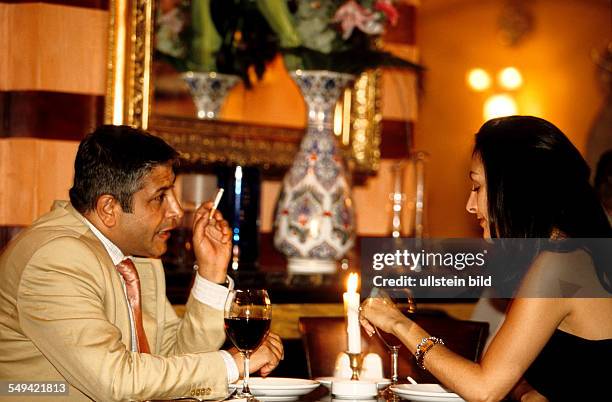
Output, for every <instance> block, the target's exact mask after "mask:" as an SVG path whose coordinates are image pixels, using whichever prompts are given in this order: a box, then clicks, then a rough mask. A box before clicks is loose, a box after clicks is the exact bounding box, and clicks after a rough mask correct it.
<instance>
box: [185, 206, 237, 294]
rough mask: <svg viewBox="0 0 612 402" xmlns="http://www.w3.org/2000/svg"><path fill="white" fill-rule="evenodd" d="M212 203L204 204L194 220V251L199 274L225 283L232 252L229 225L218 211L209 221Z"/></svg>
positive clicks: (213, 280) (212, 280) (216, 281)
mask: <svg viewBox="0 0 612 402" xmlns="http://www.w3.org/2000/svg"><path fill="white" fill-rule="evenodd" d="M212 205H213V204H212V202H210V201H209V202H206V203H204V204H203V205H202V206H201V207H200V208H198V210H197V211H196V213H195V218H194V220H193V251H194V252H195V257H196V261H197V262H198V267H199V268H198V273H199V274H200V276H202V277H203V278H205V279H208V280H209V281H211V282H215V283H223V282H224V281H225V278H226V275H227V265H228V264H229V260H230V254H231V250H232V241H231V237H230V235H231V231H230V227H229V224H228V223H227V221H226V220H224V219H223V215H221V212H219V211H218V210H216V211H215V212H214V215H213V219H209V217H210V210H211V209H212Z"/></svg>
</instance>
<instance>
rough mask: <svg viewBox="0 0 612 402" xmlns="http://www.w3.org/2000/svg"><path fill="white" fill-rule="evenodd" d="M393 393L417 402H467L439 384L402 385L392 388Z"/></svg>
mask: <svg viewBox="0 0 612 402" xmlns="http://www.w3.org/2000/svg"><path fill="white" fill-rule="evenodd" d="M391 391H393V392H394V393H396V394H397V395H399V396H401V397H402V398H403V399H409V400H411V401H417V402H465V401H464V400H463V399H462V398H461V397H460V396H459V395H457V394H455V393H453V392H448V391H447V390H446V389H445V388H443V387H442V386H441V385H439V384H400V385H394V386H392V387H391Z"/></svg>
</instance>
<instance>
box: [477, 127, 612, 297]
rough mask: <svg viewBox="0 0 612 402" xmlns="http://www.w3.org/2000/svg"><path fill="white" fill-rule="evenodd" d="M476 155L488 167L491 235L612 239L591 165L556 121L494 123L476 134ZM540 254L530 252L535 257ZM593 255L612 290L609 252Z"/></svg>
mask: <svg viewBox="0 0 612 402" xmlns="http://www.w3.org/2000/svg"><path fill="white" fill-rule="evenodd" d="M473 155H474V157H479V158H480V160H481V161H482V164H483V167H484V172H485V178H486V183H487V199H488V215H489V225H490V226H489V229H490V232H491V237H499V238H515V239H517V238H518V239H525V238H539V239H549V238H550V237H551V236H553V235H554V233H555V232H559V233H560V234H561V236H562V237H569V238H606V237H612V229H611V228H610V223H609V222H608V219H607V217H606V214H605V212H604V210H603V207H602V205H601V204H600V202H599V199H598V197H597V195H596V193H595V190H594V189H593V188H592V187H591V185H590V184H589V173H590V171H589V167H588V165H587V163H586V161H585V160H584V158H583V157H582V156H581V155H580V152H578V150H577V149H576V147H574V145H573V144H572V143H571V142H570V140H569V139H568V138H567V137H566V136H565V135H564V134H563V133H562V132H561V130H559V129H558V128H557V127H556V126H555V125H553V124H552V123H550V122H548V121H546V120H544V119H540V118H537V117H532V116H509V117H501V118H497V119H492V120H489V121H487V122H486V123H485V124H484V125H483V126H482V127H481V128H480V130H479V131H478V133H477V134H476V143H475V146H474V152H473ZM522 244H524V242H523V243H522ZM585 248H587V249H588V248H589V247H585ZM538 250H540V247H539V246H536V248H535V249H533V250H531V251H532V252H531V253H526V254H531V255H532V256H535V255H536V254H537V252H538ZM523 251H526V250H523ZM588 251H589V252H591V254H592V256H593V259H594V262H595V264H596V267H597V268H598V276H599V278H600V281H601V282H602V284H603V285H604V287H606V288H607V289H608V290H610V289H611V288H610V283H609V279H605V278H604V277H605V276H606V275H608V277H609V276H610V273H608V274H605V275H604V274H603V272H605V271H607V270H609V269H610V267H607V265H609V264H610V261H609V259H608V258H603V259H601V258H600V257H605V255H607V254H610V252H609V250H603V254H602V253H601V251H602V250H593V249H590V250H588ZM523 255H525V253H523ZM610 279H612V278H610ZM606 282H608V283H607V284H606Z"/></svg>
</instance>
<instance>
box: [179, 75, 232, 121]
mask: <svg viewBox="0 0 612 402" xmlns="http://www.w3.org/2000/svg"><path fill="white" fill-rule="evenodd" d="M181 78H183V81H185V82H186V83H187V86H188V87H189V92H191V97H192V98H193V103H194V104H195V106H196V109H197V110H198V114H197V116H198V118H199V119H207V120H216V119H217V117H218V116H219V111H220V110H221V106H222V105H223V102H224V101H225V97H226V96H227V94H228V93H229V91H230V89H232V88H233V87H234V85H236V84H237V83H238V81H239V80H240V77H239V76H237V75H234V74H219V73H216V72H197V71H187V72H186V73H183V74H181Z"/></svg>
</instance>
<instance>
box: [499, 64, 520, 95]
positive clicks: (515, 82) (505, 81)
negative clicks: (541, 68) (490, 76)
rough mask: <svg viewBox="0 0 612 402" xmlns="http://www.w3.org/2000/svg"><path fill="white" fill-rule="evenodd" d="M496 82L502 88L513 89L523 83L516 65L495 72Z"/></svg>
mask: <svg viewBox="0 0 612 402" xmlns="http://www.w3.org/2000/svg"><path fill="white" fill-rule="evenodd" d="M497 83H498V84H499V85H500V86H501V87H502V88H505V89H507V90H510V91H514V90H516V89H519V88H520V87H521V85H523V76H522V75H521V72H520V71H519V70H518V69H517V68H516V67H506V68H504V69H502V70H501V71H500V72H499V73H498V74H497Z"/></svg>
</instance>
